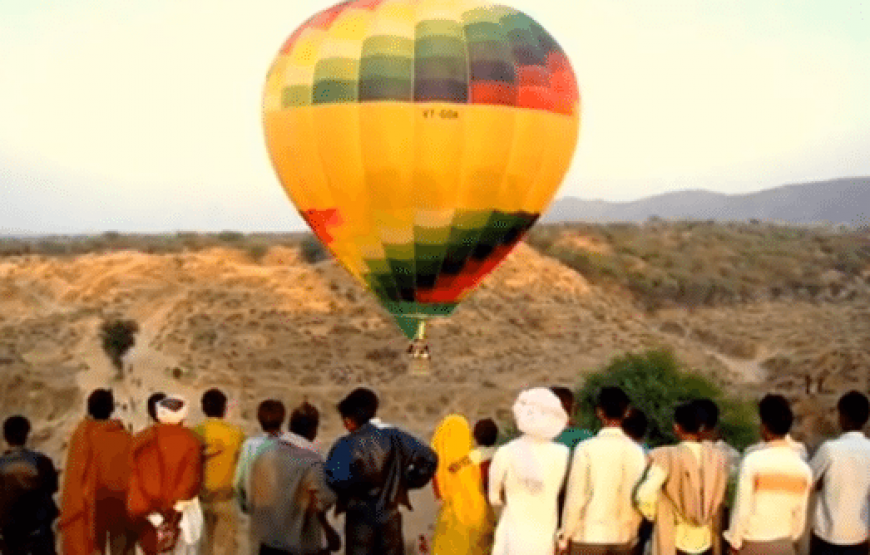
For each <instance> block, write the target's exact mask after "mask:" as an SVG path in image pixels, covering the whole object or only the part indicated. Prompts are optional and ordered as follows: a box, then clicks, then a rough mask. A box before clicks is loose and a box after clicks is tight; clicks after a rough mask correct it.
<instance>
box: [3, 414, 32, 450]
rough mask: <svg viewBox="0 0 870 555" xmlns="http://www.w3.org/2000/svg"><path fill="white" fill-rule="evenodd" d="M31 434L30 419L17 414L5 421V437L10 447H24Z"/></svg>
mask: <svg viewBox="0 0 870 555" xmlns="http://www.w3.org/2000/svg"><path fill="white" fill-rule="evenodd" d="M29 435H30V420H28V419H27V418H25V417H23V416H20V415H16V416H10V417H9V418H7V419H6V421H5V422H3V439H5V440H6V443H8V444H9V446H10V447H23V446H24V444H25V443H27V436H29Z"/></svg>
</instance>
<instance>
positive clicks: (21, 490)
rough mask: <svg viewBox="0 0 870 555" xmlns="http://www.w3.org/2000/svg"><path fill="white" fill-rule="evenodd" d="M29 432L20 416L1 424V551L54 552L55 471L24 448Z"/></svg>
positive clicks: (42, 457) (41, 457) (33, 554)
mask: <svg viewBox="0 0 870 555" xmlns="http://www.w3.org/2000/svg"><path fill="white" fill-rule="evenodd" d="M29 435H30V421H29V420H27V418H25V417H23V416H12V417H9V418H7V419H6V421H5V422H4V423H3V438H4V439H5V440H6V445H7V447H8V449H7V450H6V451H5V452H4V453H3V456H0V553H8V554H9V555H18V554H26V555H54V554H55V546H54V531H53V530H52V524H53V523H54V520H55V519H56V518H57V516H58V510H57V505H55V503H54V499H53V495H54V494H55V493H56V492H57V485H58V484H57V471H56V470H55V468H54V464H53V463H52V462H51V459H49V458H48V457H46V456H45V455H43V454H41V453H37V452H36V451H32V450H30V449H28V448H27V447H26V445H27V438H28V436H29Z"/></svg>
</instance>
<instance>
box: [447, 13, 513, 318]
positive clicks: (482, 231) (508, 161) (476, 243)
mask: <svg viewBox="0 0 870 555" xmlns="http://www.w3.org/2000/svg"><path fill="white" fill-rule="evenodd" d="M507 9H510V8H507ZM501 19H502V16H498V17H497V24H498V28H499V32H500V33H501V35H502V37H503V38H504V40H505V43H506V44H507V46H508V49H509V52H510V56H511V58H512V60H513V65H514V72H516V71H517V60H516V56H515V55H514V52H513V48H512V47H511V44H510V38H509V37H508V36H507V34H506V33H505V32H504V24H503V23H502V21H501ZM517 85H518V86H519V83H517ZM517 94H519V92H517ZM506 109H507V110H508V112H509V113H510V114H511V129H512V132H511V136H510V140H511V146H510V151H509V152H508V155H507V157H506V159H505V163H504V171H502V172H501V174H502V178H501V184H500V185H499V188H498V191H497V193H496V195H495V199H494V200H495V203H494V204H495V205H496V206H495V209H494V210H492V211H491V212H490V215H489V217H488V218H487V220H486V222H484V224H483V226H481V228H480V231H478V233H477V238H476V239H475V241H474V247H473V248H472V250H471V252H470V253H469V255H468V260H471V259H473V257H474V251H476V250H477V247H478V246H479V245H480V240H481V239H482V238H483V236H484V235H485V234H486V232H487V230H488V229H489V226H490V224H491V223H492V222H493V221H494V220H495V218H494V213H495V212H500V211H501V207H500V205H499V203H498V201H499V200H500V199H501V197H502V194H503V190H504V188H505V184H506V183H507V175H506V174H507V169H508V168H509V167H510V166H511V161H512V160H513V158H514V155H515V152H514V151H515V147H516V142H515V140H514V139H515V137H516V125H517V114H516V110H517V109H518V107H517V106H516V104H514V105H513V106H507V107H506ZM466 264H467V261H466ZM487 277H488V276H487V275H484V276H482V277H481V278H480V279H479V280H478V281H477V282H476V283H472V284H470V285H469V286H468V287H466V288H464V289H463V290H461V291H459V292H458V295H457V301H459V300H461V299H462V298H463V297H464V295H466V294H468V293H470V292H471V291H473V290H474V289H476V288H477V287H478V286H479V285H480V284H481V283H483V281H484V280H485V279H486V278H487Z"/></svg>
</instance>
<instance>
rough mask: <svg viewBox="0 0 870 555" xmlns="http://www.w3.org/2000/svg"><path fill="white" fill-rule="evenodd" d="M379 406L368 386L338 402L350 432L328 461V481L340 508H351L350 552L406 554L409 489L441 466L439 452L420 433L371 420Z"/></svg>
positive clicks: (352, 554) (349, 554) (420, 484)
mask: <svg viewBox="0 0 870 555" xmlns="http://www.w3.org/2000/svg"><path fill="white" fill-rule="evenodd" d="M377 408H378V398H377V395H375V393H374V392H373V391H371V390H368V389H364V388H358V389H355V390H354V391H352V392H351V393H350V394H349V395H348V396H347V397H345V399H344V400H343V401H341V402H340V403H339V404H338V412H339V413H340V414H341V417H342V420H343V421H344V426H345V428H347V430H348V432H350V433H349V434H347V435H346V436H344V437H342V438H340V439H339V440H338V441H337V442H336V443H335V445H334V446H333V447H332V450H331V451H330V453H329V458H328V459H327V461H326V480H327V484H328V485H329V486H330V487H331V488H332V489H333V490H334V491H335V492H336V493H337V495H338V503H337V505H336V510H337V511H338V512H342V511H343V512H345V513H346V518H345V544H346V546H347V547H346V550H345V553H346V554H347V555H404V552H405V545H404V539H403V537H402V516H401V513H400V512H399V506H400V505H405V506H406V507H408V508H411V504H410V502H409V500H408V490H409V489H417V488H422V487H424V486H425V485H426V484H427V483H428V482H429V480H431V479H432V476H433V475H434V474H435V469H436V468H437V466H438V457H437V456H436V455H435V452H434V451H432V449H430V448H429V447H428V446H426V445H424V444H423V443H421V442H420V441H419V440H417V439H416V438H415V437H413V436H411V435H410V434H408V433H406V432H403V431H401V430H399V429H398V428H394V427H378V426H375V425H374V424H372V423H371V422H370V420H371V419H372V418H374V417H375V414H376V413H377Z"/></svg>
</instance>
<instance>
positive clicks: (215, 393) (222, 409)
mask: <svg viewBox="0 0 870 555" xmlns="http://www.w3.org/2000/svg"><path fill="white" fill-rule="evenodd" d="M202 412H203V414H205V415H206V416H209V417H211V418H223V417H224V416H226V414H227V396H226V395H224V392H223V391H221V390H220V389H216V388H212V389H209V390H208V391H206V392H205V393H203V395H202Z"/></svg>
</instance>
